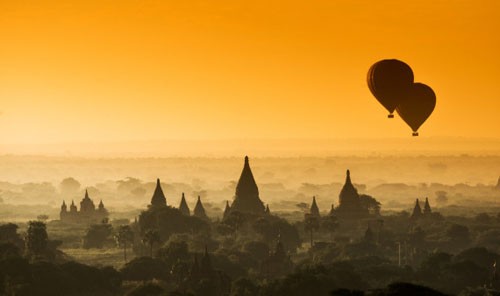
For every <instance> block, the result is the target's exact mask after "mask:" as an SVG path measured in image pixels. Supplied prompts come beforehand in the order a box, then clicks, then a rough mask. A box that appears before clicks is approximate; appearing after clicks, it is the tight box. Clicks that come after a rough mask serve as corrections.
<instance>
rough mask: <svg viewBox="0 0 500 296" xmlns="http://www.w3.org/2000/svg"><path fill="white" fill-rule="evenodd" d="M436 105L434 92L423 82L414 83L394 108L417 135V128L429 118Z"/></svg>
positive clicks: (414, 134)
mask: <svg viewBox="0 0 500 296" xmlns="http://www.w3.org/2000/svg"><path fill="white" fill-rule="evenodd" d="M434 107H436V94H435V93H434V91H433V90H432V89H431V88H430V87H429V86H427V85H425V84H423V83H414V84H413V86H412V87H411V89H410V90H409V92H408V93H407V95H406V97H405V98H404V100H402V101H401V103H400V104H399V106H398V107H397V108H396V111H397V112H398V114H399V116H401V118H402V119H403V120H404V122H406V124H408V125H409V126H410V127H411V129H412V130H413V134H412V135H413V136H414V137H415V136H418V129H419V128H420V126H421V125H422V124H423V123H424V122H425V121H426V120H427V118H429V116H430V115H431V114H432V111H434Z"/></svg>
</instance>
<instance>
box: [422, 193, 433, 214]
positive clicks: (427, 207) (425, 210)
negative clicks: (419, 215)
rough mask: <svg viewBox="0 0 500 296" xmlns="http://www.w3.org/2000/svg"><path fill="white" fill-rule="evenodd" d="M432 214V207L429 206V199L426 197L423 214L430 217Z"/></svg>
mask: <svg viewBox="0 0 500 296" xmlns="http://www.w3.org/2000/svg"><path fill="white" fill-rule="evenodd" d="M431 213H432V210H431V205H430V204H429V198H427V197H426V198H425V204H424V211H423V214H424V215H430V214H431Z"/></svg>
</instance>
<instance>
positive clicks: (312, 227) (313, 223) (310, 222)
mask: <svg viewBox="0 0 500 296" xmlns="http://www.w3.org/2000/svg"><path fill="white" fill-rule="evenodd" d="M304 227H305V230H306V231H307V232H309V235H310V239H311V248H312V246H313V244H314V241H313V233H314V231H316V230H318V229H319V219H318V217H316V216H314V215H311V214H306V215H305V220H304Z"/></svg>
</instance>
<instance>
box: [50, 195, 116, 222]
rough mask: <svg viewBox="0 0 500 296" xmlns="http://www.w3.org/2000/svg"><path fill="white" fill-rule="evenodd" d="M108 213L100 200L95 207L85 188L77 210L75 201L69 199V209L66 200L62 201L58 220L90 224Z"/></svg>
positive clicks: (100, 219) (103, 217) (98, 220)
mask: <svg viewBox="0 0 500 296" xmlns="http://www.w3.org/2000/svg"><path fill="white" fill-rule="evenodd" d="M108 215H109V213H108V210H107V209H106V208H105V207H104V204H103V203H102V200H101V201H100V202H99V205H98V207H97V209H96V207H95V204H94V202H93V201H92V199H90V197H89V193H88V191H87V190H85V196H84V198H83V199H82V201H81V202H80V210H79V211H78V209H77V207H76V205H75V202H74V201H71V205H70V206H69V211H68V208H67V206H66V202H65V201H63V203H62V205H61V212H60V214H59V217H60V220H61V221H62V222H66V223H82V224H90V223H97V222H101V221H102V220H103V219H105V218H107V217H108Z"/></svg>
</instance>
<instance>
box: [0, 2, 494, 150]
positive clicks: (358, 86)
mask: <svg viewBox="0 0 500 296" xmlns="http://www.w3.org/2000/svg"><path fill="white" fill-rule="evenodd" d="M499 32H500V1H498V0H483V1H481V0H474V1H472V0H471V1H464V0H456V1H443V0H419V1H401V0H394V1H387V0H386V1H369V0H367V1H354V0H337V1H333V0H328V1H327V0H316V1H314V0H311V1H303V0H301V1H295V0H287V1H271V0H253V1H235V0H211V1H186V0H177V1H146V0H120V1H109V0H81V1H76V0H75V1H59V0H52V1H49V0H48V1H42V0H39V1H21V0H19V1H17V0H16V1H11V0H0V112H1V115H0V139H1V141H2V142H4V143H33V144H39V143H46V142H59V141H87V140H92V141H115V140H116V141H121V140H140V139H231V138H247V139H252V138H345V137H355V138H365V137H369V138H374V137H379V136H380V137H407V138H408V142H409V143H408V144H411V142H410V141H416V140H418V139H412V138H411V137H410V135H411V130H410V128H408V127H407V126H406V125H405V124H404V123H403V122H402V121H401V120H400V119H399V118H396V119H394V120H389V119H387V118H386V116H387V112H386V111H385V109H383V107H381V106H380V105H379V103H378V102H377V101H376V100H375V99H374V98H373V97H372V95H371V94H370V92H369V90H368V88H367V86H366V72H367V70H368V68H369V67H370V66H371V64H373V63H374V62H376V61H377V60H379V59H383V58H398V59H401V60H404V61H405V62H407V63H408V64H410V65H411V66H412V68H413V70H414V73H415V79H416V81H418V82H424V83H426V84H428V85H430V86H431V87H432V88H433V89H434V90H435V92H436V94H437V99H438V101H437V106H436V110H435V111H434V114H433V115H432V116H431V118H430V119H429V120H428V121H427V122H426V123H425V124H424V126H423V127H422V128H421V129H420V133H421V136H422V137H433V136H434V137H435V136H446V137H462V136H463V137H488V138H500V132H499V130H500V128H499V127H500V116H499V114H498V112H499V110H500V98H499V94H500V82H499V81H500V70H499V69H500V54H499V53H500V38H499V37H498V36H499V35H498V34H499ZM403 145H406V144H403Z"/></svg>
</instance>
